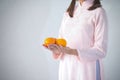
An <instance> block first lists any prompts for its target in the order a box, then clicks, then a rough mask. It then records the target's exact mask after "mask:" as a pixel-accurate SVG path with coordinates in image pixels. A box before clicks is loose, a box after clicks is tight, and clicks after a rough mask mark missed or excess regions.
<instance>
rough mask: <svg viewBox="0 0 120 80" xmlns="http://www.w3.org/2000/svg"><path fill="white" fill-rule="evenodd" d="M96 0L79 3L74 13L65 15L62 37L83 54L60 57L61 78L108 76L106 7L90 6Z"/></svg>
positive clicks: (98, 79)
mask: <svg viewBox="0 0 120 80" xmlns="http://www.w3.org/2000/svg"><path fill="white" fill-rule="evenodd" d="M91 5H92V0H86V1H84V2H83V4H82V6H81V5H80V3H79V2H77V4H76V8H75V12H74V17H73V18H70V17H69V15H68V13H65V14H64V16H63V20H62V24H61V27H60V31H59V37H61V38H64V39H66V40H67V46H68V47H70V48H72V49H77V51H78V53H79V56H78V57H77V56H74V55H68V54H63V55H62V57H60V59H59V60H60V64H59V80H104V79H103V78H104V74H103V73H104V71H103V64H102V59H103V58H104V57H105V56H106V53H107V32H108V31H107V20H106V13H105V11H104V9H103V8H101V7H100V8H97V9H95V10H92V11H89V10H87V9H88V8H89V7H90V6H91Z"/></svg>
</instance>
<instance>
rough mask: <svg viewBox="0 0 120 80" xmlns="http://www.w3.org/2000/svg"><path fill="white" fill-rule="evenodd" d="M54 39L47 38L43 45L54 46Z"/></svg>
mask: <svg viewBox="0 0 120 80" xmlns="http://www.w3.org/2000/svg"><path fill="white" fill-rule="evenodd" d="M55 41H56V39H55V38H52V37H48V38H46V39H45V40H44V45H45V46H48V45H49V44H55Z"/></svg>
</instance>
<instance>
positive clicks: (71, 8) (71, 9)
mask: <svg viewBox="0 0 120 80" xmlns="http://www.w3.org/2000/svg"><path fill="white" fill-rule="evenodd" d="M75 3H76V0H72V1H71V3H70V6H69V7H68V9H67V12H68V14H69V16H70V17H73V14H74V8H75ZM98 7H102V5H101V3H100V0H94V2H93V5H92V6H91V7H89V9H88V10H94V9H96V8H98Z"/></svg>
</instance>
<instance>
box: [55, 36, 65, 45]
mask: <svg viewBox="0 0 120 80" xmlns="http://www.w3.org/2000/svg"><path fill="white" fill-rule="evenodd" d="M56 44H57V45H59V46H60V45H61V46H63V47H66V44H67V42H66V40H65V39H63V38H58V39H56Z"/></svg>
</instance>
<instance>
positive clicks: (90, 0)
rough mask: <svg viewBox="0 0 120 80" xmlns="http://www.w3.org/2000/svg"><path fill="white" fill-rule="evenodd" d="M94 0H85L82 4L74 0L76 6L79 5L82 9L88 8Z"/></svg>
mask: <svg viewBox="0 0 120 80" xmlns="http://www.w3.org/2000/svg"><path fill="white" fill-rule="evenodd" d="M93 1H94V0H85V1H84V2H83V3H82V4H80V2H79V1H76V5H77V7H80V8H82V9H88V8H89V7H90V6H92V5H93Z"/></svg>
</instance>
